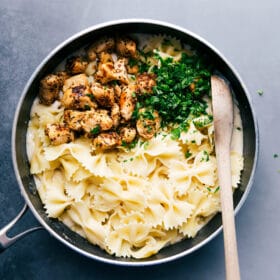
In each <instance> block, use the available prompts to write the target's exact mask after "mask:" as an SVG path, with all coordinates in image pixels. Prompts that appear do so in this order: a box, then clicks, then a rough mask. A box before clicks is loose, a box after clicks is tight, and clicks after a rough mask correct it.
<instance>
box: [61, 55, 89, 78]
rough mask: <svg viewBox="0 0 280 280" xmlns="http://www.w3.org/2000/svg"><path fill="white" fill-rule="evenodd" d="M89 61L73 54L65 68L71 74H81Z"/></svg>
mask: <svg viewBox="0 0 280 280" xmlns="http://www.w3.org/2000/svg"><path fill="white" fill-rule="evenodd" d="M87 65H88V62H87V61H85V60H84V59H83V58H82V57H80V56H73V57H70V58H68V59H67V61H66V65H65V69H66V71H67V72H69V73H70V74H72V75H73V74H79V73H83V72H85V70H86V68H87Z"/></svg>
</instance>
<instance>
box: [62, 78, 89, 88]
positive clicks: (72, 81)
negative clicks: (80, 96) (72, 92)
mask: <svg viewBox="0 0 280 280" xmlns="http://www.w3.org/2000/svg"><path fill="white" fill-rule="evenodd" d="M81 85H82V86H85V87H88V85H89V83H88V79H87V76H86V75H85V74H80V75H75V76H72V77H71V78H69V79H66V80H65V82H64V85H63V91H66V90H67V89H69V88H73V87H77V86H81Z"/></svg>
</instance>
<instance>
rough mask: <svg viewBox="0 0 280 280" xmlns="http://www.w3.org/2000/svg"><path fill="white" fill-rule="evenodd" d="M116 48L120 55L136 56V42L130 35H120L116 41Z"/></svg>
mask: <svg viewBox="0 0 280 280" xmlns="http://www.w3.org/2000/svg"><path fill="white" fill-rule="evenodd" d="M116 50H117V53H118V54H119V55H120V56H124V57H136V55H137V51H136V42H135V41H133V40H132V39H131V38H129V37H120V38H118V39H117V41H116Z"/></svg>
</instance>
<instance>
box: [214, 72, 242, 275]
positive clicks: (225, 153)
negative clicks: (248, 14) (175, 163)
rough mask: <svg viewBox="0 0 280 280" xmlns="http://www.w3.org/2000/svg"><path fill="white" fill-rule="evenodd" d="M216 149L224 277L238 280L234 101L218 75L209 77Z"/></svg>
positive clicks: (227, 87)
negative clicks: (233, 173)
mask: <svg viewBox="0 0 280 280" xmlns="http://www.w3.org/2000/svg"><path fill="white" fill-rule="evenodd" d="M211 91H212V106H213V118H214V131H215V150H216V158H217V168H218V179H219V185H220V195H221V205H222V220H223V232H224V249H225V265H226V279H227V280H239V279H240V272H239V263H238V252H237V244H236V233H235V223H234V211H233V198H232V197H233V195H232V183H231V163H230V144H231V136H232V128H233V104H232V96H231V91H230V89H229V86H228V85H227V84H226V82H225V81H224V80H223V79H221V78H219V77H218V76H212V77H211Z"/></svg>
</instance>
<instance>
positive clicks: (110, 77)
mask: <svg viewBox="0 0 280 280" xmlns="http://www.w3.org/2000/svg"><path fill="white" fill-rule="evenodd" d="M97 69H98V71H97V72H96V74H95V78H96V80H97V81H99V82H101V83H102V84H106V83H108V82H111V81H114V80H115V79H116V76H115V68H114V62H113V59H112V56H111V54H109V53H101V55H100V62H99V63H98V68H97Z"/></svg>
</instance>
